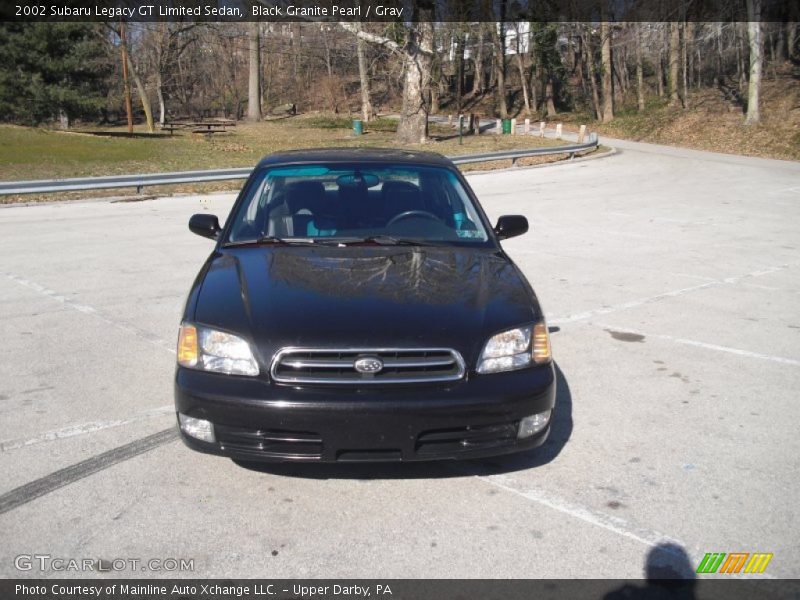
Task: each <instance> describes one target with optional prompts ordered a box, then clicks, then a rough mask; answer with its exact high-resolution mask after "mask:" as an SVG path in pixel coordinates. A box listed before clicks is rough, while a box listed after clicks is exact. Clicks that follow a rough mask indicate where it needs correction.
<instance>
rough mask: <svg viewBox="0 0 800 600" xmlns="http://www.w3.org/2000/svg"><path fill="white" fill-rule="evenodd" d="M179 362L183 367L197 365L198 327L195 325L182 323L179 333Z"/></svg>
mask: <svg viewBox="0 0 800 600" xmlns="http://www.w3.org/2000/svg"><path fill="white" fill-rule="evenodd" d="M178 364H179V365H180V366H182V367H194V366H196V365H197V328H196V327H195V326H194V325H186V324H182V325H181V330H180V333H179V334H178Z"/></svg>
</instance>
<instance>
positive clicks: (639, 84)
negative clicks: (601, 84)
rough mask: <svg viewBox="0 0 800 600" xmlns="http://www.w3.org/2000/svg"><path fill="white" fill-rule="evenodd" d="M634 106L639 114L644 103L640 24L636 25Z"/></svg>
mask: <svg viewBox="0 0 800 600" xmlns="http://www.w3.org/2000/svg"><path fill="white" fill-rule="evenodd" d="M636 104H637V107H638V109H639V112H642V111H643V110H644V107H645V103H644V66H643V63H642V24H641V23H637V24H636Z"/></svg>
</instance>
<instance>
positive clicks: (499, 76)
mask: <svg viewBox="0 0 800 600" xmlns="http://www.w3.org/2000/svg"><path fill="white" fill-rule="evenodd" d="M505 26H506V24H505V23H504V22H503V20H502V19H501V20H500V21H498V22H497V23H492V24H491V30H492V47H493V48H494V68H495V71H494V76H495V80H496V81H497V104H498V110H499V112H500V118H501V119H507V118H508V101H507V99H506V48H505V46H506V34H505Z"/></svg>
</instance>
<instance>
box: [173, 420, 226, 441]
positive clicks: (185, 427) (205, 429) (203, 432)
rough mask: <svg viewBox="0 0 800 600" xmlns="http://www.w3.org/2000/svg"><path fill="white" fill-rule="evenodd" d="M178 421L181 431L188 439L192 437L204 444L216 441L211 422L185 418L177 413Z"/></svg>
mask: <svg viewBox="0 0 800 600" xmlns="http://www.w3.org/2000/svg"><path fill="white" fill-rule="evenodd" d="M178 421H179V422H180V424H181V430H182V431H183V433H185V434H186V435H188V436H189V437H193V438H195V439H198V440H202V441H204V442H209V443H211V444H213V443H214V442H216V441H217V438H216V437H214V424H213V423H212V422H211V421H204V420H203V419H195V418H194V417H187V416H186V415H184V414H181V413H178Z"/></svg>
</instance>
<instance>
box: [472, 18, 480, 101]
mask: <svg viewBox="0 0 800 600" xmlns="http://www.w3.org/2000/svg"><path fill="white" fill-rule="evenodd" d="M477 30H478V44H477V46H478V47H477V48H476V49H475V76H474V77H473V78H472V89H471V90H470V92H469V96H470V97H473V96H477V95H479V94H481V93H482V92H483V23H478V27H477Z"/></svg>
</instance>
